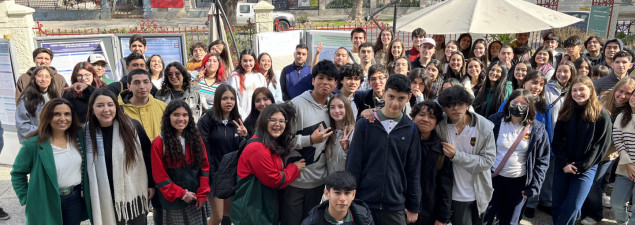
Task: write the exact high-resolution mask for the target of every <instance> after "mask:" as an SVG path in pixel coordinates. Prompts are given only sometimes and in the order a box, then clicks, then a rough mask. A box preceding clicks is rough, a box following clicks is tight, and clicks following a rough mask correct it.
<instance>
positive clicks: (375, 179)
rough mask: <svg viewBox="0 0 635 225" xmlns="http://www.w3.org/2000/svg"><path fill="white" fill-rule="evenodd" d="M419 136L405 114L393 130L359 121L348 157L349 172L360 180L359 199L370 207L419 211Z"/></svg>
mask: <svg viewBox="0 0 635 225" xmlns="http://www.w3.org/2000/svg"><path fill="white" fill-rule="evenodd" d="M420 139H421V138H420V137H419V129H417V128H416V127H415V125H414V123H413V122H412V120H410V118H408V117H407V116H405V115H404V116H403V117H402V119H401V120H400V121H399V123H397V125H396V126H395V128H393V130H392V132H390V133H387V132H386V130H385V129H384V127H383V126H382V125H381V122H380V121H379V120H375V122H373V123H371V122H368V120H366V119H365V118H361V119H359V120H357V123H355V132H353V140H352V141H351V146H350V148H349V150H348V155H347V157H346V171H348V172H350V173H351V174H353V176H354V177H355V179H356V180H357V194H356V198H357V199H360V200H362V201H364V202H365V203H366V204H368V206H369V207H370V208H371V209H382V210H388V211H397V210H403V209H404V208H406V209H408V211H410V212H419V206H420V205H419V203H420V201H421V186H420V174H421V148H420V143H419V141H420Z"/></svg>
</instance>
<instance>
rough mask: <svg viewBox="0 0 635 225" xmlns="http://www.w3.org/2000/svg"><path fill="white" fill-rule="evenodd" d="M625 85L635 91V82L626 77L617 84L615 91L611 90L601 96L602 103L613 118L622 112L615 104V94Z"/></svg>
mask: <svg viewBox="0 0 635 225" xmlns="http://www.w3.org/2000/svg"><path fill="white" fill-rule="evenodd" d="M624 85H627V86H629V87H630V88H632V89H635V80H633V79H632V78H630V77H625V78H623V79H622V80H620V81H619V82H617V84H615V86H613V89H611V90H610V91H605V92H602V93H601V94H600V96H601V98H600V102H601V103H602V106H603V107H604V108H605V109H606V110H608V111H609V114H611V116H613V115H615V114H617V113H619V111H620V110H619V109H618V107H617V105H616V103H615V92H617V91H618V90H619V89H620V88H622V86H624ZM626 104H628V102H626Z"/></svg>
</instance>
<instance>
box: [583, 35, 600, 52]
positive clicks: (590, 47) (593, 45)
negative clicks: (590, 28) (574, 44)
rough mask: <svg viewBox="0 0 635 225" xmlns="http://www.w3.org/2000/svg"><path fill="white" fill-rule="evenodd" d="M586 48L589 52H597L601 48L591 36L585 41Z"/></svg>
mask: <svg viewBox="0 0 635 225" xmlns="http://www.w3.org/2000/svg"><path fill="white" fill-rule="evenodd" d="M585 47H586V50H587V51H589V52H599V51H600V50H602V45H600V42H599V41H598V39H597V38H593V39H591V40H589V41H588V42H587V43H586V46H585Z"/></svg>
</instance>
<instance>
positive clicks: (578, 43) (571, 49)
mask: <svg viewBox="0 0 635 225" xmlns="http://www.w3.org/2000/svg"><path fill="white" fill-rule="evenodd" d="M562 45H563V46H564V48H565V50H567V54H565V55H564V56H562V57H560V58H558V57H556V61H558V63H563V62H565V61H571V62H575V61H576V60H578V59H579V58H580V57H582V55H581V54H580V51H581V50H582V39H580V37H578V36H571V37H569V38H567V40H565V41H564V43H562Z"/></svg>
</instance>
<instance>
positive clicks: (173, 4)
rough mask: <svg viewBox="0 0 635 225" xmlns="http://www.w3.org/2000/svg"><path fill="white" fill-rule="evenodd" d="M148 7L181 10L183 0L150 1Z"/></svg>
mask: <svg viewBox="0 0 635 225" xmlns="http://www.w3.org/2000/svg"><path fill="white" fill-rule="evenodd" d="M150 6H151V7H152V8H153V9H154V8H183V0H152V1H150Z"/></svg>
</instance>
